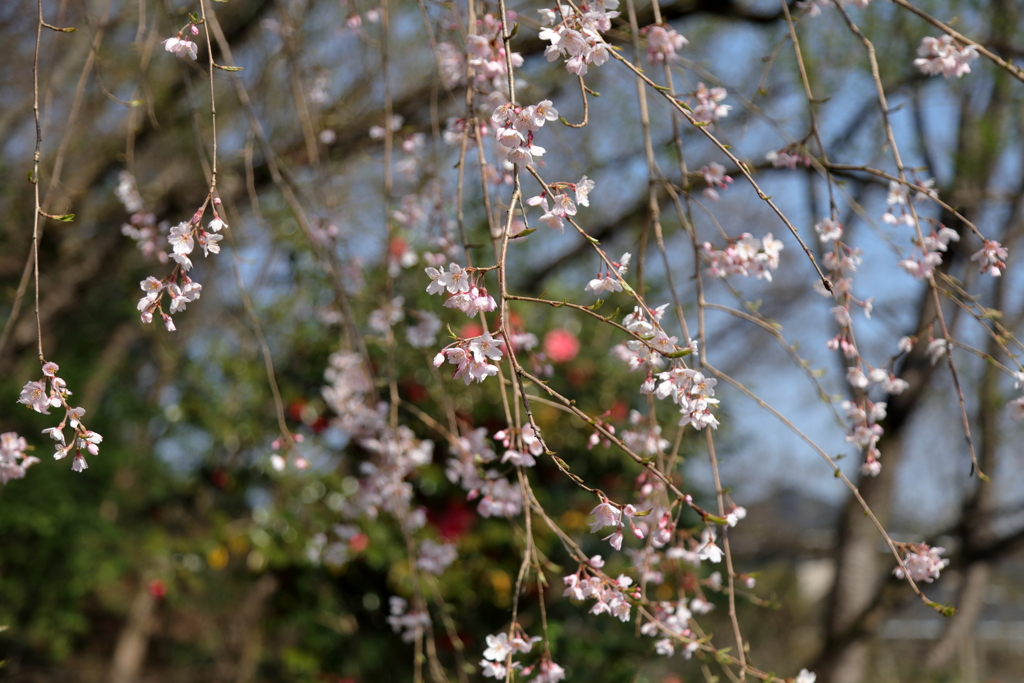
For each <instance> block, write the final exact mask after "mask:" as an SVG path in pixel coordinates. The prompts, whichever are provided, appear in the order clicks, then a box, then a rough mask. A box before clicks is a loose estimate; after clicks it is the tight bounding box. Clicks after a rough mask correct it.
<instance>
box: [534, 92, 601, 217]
mask: <svg viewBox="0 0 1024 683" xmlns="http://www.w3.org/2000/svg"><path fill="white" fill-rule="evenodd" d="M542 104H543V103H542ZM548 188H549V189H550V190H551V196H550V200H551V202H550V204H549V203H548V199H549V197H548V191H547V190H545V191H543V192H541V193H540V194H539V195H537V196H535V197H530V198H529V199H527V200H526V203H527V204H528V205H530V206H539V207H540V208H541V209H542V210H543V211H544V214H543V215H542V216H541V217H540V221H541V223H544V224H545V225H547V226H548V227H549V228H554V229H555V230H558V232H562V228H564V227H565V221H566V219H568V218H569V217H570V216H575V215H576V211H577V209H576V204H579V205H580V206H590V192H591V191H592V190H593V189H594V181H593V180H590V179H589V178H587V176H583V177H582V178H580V180H579V182H576V183H562V182H558V183H551V184H550V185H548ZM566 190H569V191H572V192H573V193H574V194H575V195H576V201H575V202H573V200H572V197H570V196H569V195H568V193H567V192H566Z"/></svg>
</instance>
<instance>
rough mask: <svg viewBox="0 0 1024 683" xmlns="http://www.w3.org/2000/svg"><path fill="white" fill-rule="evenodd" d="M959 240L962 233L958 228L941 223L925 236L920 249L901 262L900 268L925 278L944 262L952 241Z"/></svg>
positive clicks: (920, 278)
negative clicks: (936, 228) (943, 257)
mask: <svg viewBox="0 0 1024 683" xmlns="http://www.w3.org/2000/svg"><path fill="white" fill-rule="evenodd" d="M951 241H952V242H959V241H960V235H959V234H958V233H957V231H956V230H953V229H952V228H947V227H946V226H944V225H940V226H939V228H938V230H932V231H931V233H930V234H928V235H926V236H925V237H924V240H923V242H922V243H921V245H920V249H919V250H918V249H915V251H914V254H912V255H911V257H910V258H907V259H903V260H902V261H900V262H899V266H900V268H903V270H905V271H907V272H908V273H909V274H910V275H912V276H913V277H915V278H917V279H919V280H924V279H927V278H928V276H930V275H931V274H932V271H933V270H935V268H936V267H937V266H938V265H940V264H941V263H942V254H943V252H945V251H946V250H948V249H949V243H950V242H951Z"/></svg>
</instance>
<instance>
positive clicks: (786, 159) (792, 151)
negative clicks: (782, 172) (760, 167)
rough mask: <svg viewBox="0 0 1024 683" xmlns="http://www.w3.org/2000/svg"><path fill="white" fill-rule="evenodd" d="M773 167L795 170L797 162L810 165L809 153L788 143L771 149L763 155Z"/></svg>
mask: <svg viewBox="0 0 1024 683" xmlns="http://www.w3.org/2000/svg"><path fill="white" fill-rule="evenodd" d="M764 158H765V159H766V160H768V161H770V162H771V164H772V166H773V167H774V168H788V169H790V170H795V169H796V165H797V164H803V165H804V166H810V165H811V161H812V159H811V155H810V154H808V153H807V152H806V150H804V149H803V148H802V147H801V146H799V145H789V146H788V147H783V148H782V149H773V150H771V151H770V152H768V153H767V154H765V155H764Z"/></svg>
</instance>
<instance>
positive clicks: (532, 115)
mask: <svg viewBox="0 0 1024 683" xmlns="http://www.w3.org/2000/svg"><path fill="white" fill-rule="evenodd" d="M557 120H558V110H557V109H555V108H554V107H553V106H551V100H543V101H542V102H539V103H538V104H531V105H529V106H527V107H520V106H517V105H515V104H512V103H511V102H507V103H505V104H503V105H501V106H500V107H497V108H496V109H495V110H494V113H493V114H491V123H493V124H494V125H495V127H496V130H495V133H494V136H495V139H496V140H497V141H498V142H499V143H500V144H501V146H502V147H504V148H506V149H507V150H508V152H507V153H506V156H505V158H506V160H507V161H509V162H511V163H513V164H516V165H517V166H519V167H520V168H522V167H524V166H530V165H531V164H533V161H534V157H540V156H543V155H544V152H545V149H544V148H543V147H540V146H538V145H535V144H533V134H534V133H536V132H537V131H538V130H540V129H541V128H543V127H544V124H545V123H546V122H548V121H557Z"/></svg>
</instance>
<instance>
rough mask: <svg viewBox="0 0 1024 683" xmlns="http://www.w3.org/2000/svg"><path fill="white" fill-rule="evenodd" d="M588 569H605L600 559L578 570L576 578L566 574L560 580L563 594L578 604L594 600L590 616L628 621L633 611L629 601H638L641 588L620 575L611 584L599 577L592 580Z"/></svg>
mask: <svg viewBox="0 0 1024 683" xmlns="http://www.w3.org/2000/svg"><path fill="white" fill-rule="evenodd" d="M595 562H596V564H594V563H595ZM591 566H592V567H594V568H595V569H600V568H601V567H602V566H604V562H603V561H602V560H601V557H600V555H595V556H594V558H591V560H590V562H589V563H588V565H587V566H586V567H584V566H581V567H580V569H579V570H578V571H577V572H576V573H575V574H569V575H568V576H566V577H564V578H563V579H562V581H563V583H564V584H565V591H564V592H563V593H562V594H563V595H565V596H567V597H569V598H572V599H573V600H578V601H583V600H594V601H595V602H594V604H593V605H591V606H590V614H595V615H597V614H609V615H611V616H613V617H615V618H617V619H618V620H619V621H622V622H626V621H629V615H630V610H631V607H632V605H631V604H630V602H629V599H630V598H633V599H638V598H639V597H640V587H639V586H634V585H633V579H631V578H629V577H628V576H626V575H625V574H619V577H618V578H617V579H615V580H614V581H611V580H607V581H606V580H605V579H603V578H602V577H600V576H593V577H591V576H589V574H588V567H591ZM631 588H632V590H630V589H631Z"/></svg>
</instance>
